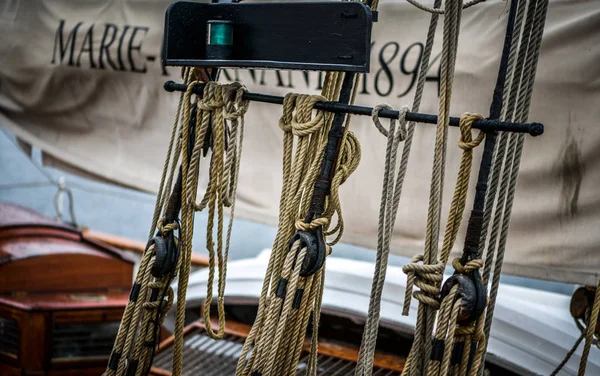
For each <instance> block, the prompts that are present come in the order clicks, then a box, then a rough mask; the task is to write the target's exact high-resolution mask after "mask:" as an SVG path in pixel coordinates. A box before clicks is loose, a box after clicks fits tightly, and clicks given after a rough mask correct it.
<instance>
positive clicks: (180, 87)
mask: <svg viewBox="0 0 600 376" xmlns="http://www.w3.org/2000/svg"><path fill="white" fill-rule="evenodd" d="M164 88H165V90H166V91H169V92H174V91H186V90H187V85H186V84H178V83H175V82H173V81H167V82H165V85H164ZM203 90H204V84H200V85H196V86H194V88H193V91H192V92H193V93H194V94H196V95H200V96H201V95H202V92H203ZM242 98H243V99H244V100H249V101H254V102H263V103H271V104H283V99H284V98H283V97H280V96H277V95H268V94H260V93H251V92H247V93H244V95H243V96H242ZM314 108H315V109H317V110H323V111H327V112H334V113H346V114H354V115H365V116H371V113H372V111H373V108H372V107H366V106H356V105H350V104H345V103H340V102H317V103H315V105H314ZM379 117H380V118H387V119H398V118H399V117H400V112H399V111H395V110H381V111H379ZM406 120H408V121H414V122H416V123H428V124H437V115H430V114H422V113H418V112H407V113H406ZM459 124H460V118H457V117H451V118H450V126H453V127H458V126H459ZM472 128H474V129H481V130H482V131H484V132H492V131H502V132H515V133H528V134H529V135H531V136H534V137H535V136H539V135H541V134H543V133H544V125H543V124H540V123H512V122H507V121H501V120H494V119H480V120H476V121H474V122H473V124H472Z"/></svg>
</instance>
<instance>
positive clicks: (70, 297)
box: [0, 203, 134, 376]
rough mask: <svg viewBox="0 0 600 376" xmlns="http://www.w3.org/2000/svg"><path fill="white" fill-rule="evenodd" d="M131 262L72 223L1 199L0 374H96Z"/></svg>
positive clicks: (121, 306)
mask: <svg viewBox="0 0 600 376" xmlns="http://www.w3.org/2000/svg"><path fill="white" fill-rule="evenodd" d="M133 266H134V262H133V260H132V259H130V258H129V257H128V256H127V255H126V254H124V253H123V252H122V251H120V250H118V249H116V248H113V247H111V246H108V245H106V244H104V243H101V242H98V241H95V240H92V239H90V238H88V237H86V236H84V235H83V234H82V233H81V232H80V231H79V230H77V229H75V228H73V227H69V226H66V225H64V224H62V223H60V222H58V221H55V220H53V219H50V218H47V217H44V216H41V215H40V214H38V213H36V212H33V211H31V210H29V209H25V208H22V207H19V206H15V205H11V204H7V203H0V375H3V376H16V375H48V376H50V375H52V376H67V375H69V376H70V375H82V376H86V375H95V376H97V375H100V374H101V373H102V372H103V371H104V369H105V366H106V363H107V361H108V356H109V354H110V351H111V349H112V345H113V341H114V338H115V336H116V333H117V330H118V327H119V322H120V320H121V315H122V313H123V309H124V307H125V305H126V303H127V300H128V294H129V289H130V288H131V284H132V278H133Z"/></svg>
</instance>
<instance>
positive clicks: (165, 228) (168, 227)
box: [156, 217, 179, 237]
mask: <svg viewBox="0 0 600 376" xmlns="http://www.w3.org/2000/svg"><path fill="white" fill-rule="evenodd" d="M165 219H166V218H165V217H162V218H160V219H159V220H158V223H157V224H156V227H158V231H159V232H160V234H161V235H162V236H163V237H164V236H166V235H167V234H169V232H172V231H175V230H177V229H178V228H179V224H178V223H177V222H172V223H167V224H165V223H164V222H165Z"/></svg>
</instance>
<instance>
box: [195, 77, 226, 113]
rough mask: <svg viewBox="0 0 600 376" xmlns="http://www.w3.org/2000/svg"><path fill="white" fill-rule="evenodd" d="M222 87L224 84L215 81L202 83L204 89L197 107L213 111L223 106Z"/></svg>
mask: <svg viewBox="0 0 600 376" xmlns="http://www.w3.org/2000/svg"><path fill="white" fill-rule="evenodd" d="M223 87H224V85H222V84H219V83H218V82H215V81H208V82H206V83H204V91H203V93H202V98H201V99H200V100H199V101H198V109H199V110H202V111H214V110H216V109H218V108H221V107H223V106H225V101H224V100H223Z"/></svg>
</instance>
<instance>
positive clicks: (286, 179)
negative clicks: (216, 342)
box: [236, 74, 336, 375]
mask: <svg viewBox="0 0 600 376" xmlns="http://www.w3.org/2000/svg"><path fill="white" fill-rule="evenodd" d="M335 78H336V77H334V76H333V75H332V74H328V75H327V77H326V81H328V85H326V87H327V88H329V87H330V85H331V84H332V82H333V81H332V80H334V79H335ZM326 83H327V82H326ZM323 100H325V97H316V96H300V95H297V94H288V95H286V97H285V100H284V104H283V115H282V117H281V119H280V121H279V126H280V128H281V129H282V130H283V131H284V142H283V144H284V145H283V149H284V151H283V187H282V191H281V199H280V209H279V225H278V231H277V235H276V237H275V240H274V243H273V248H272V251H271V257H270V259H269V264H268V267H267V272H266V274H265V280H264V283H263V290H262V292H261V298H260V300H259V310H258V314H257V318H256V320H255V323H254V325H253V326H252V329H251V330H250V333H249V335H248V338H247V339H246V342H245V343H244V346H243V348H242V354H241V356H240V358H239V361H238V366H237V370H236V374H237V375H247V374H249V373H250V372H252V371H253V370H254V369H255V368H256V367H257V366H259V365H262V364H261V363H262V362H263V361H264V357H266V356H268V355H267V354H268V353H269V351H270V346H271V345H272V343H269V342H268V341H263V339H264V337H265V336H268V335H270V334H272V332H273V330H275V327H276V323H275V321H276V317H275V315H273V314H269V311H271V312H274V311H276V310H277V309H278V307H279V306H281V304H282V302H278V301H277V300H278V299H277V298H276V296H275V294H274V292H275V291H276V288H277V283H278V281H279V277H280V276H282V275H283V274H284V272H285V270H284V269H288V268H284V266H285V265H284V260H285V259H286V256H290V255H288V254H287V252H288V250H287V246H288V241H289V238H290V237H291V236H292V234H293V232H294V231H295V227H294V223H295V221H296V219H297V218H298V216H299V214H298V213H299V206H300V202H301V198H302V194H303V193H304V192H303V190H302V188H303V186H307V187H310V184H309V183H310V182H307V181H310V180H312V182H314V179H316V174H315V175H314V177H313V176H309V175H311V174H307V175H304V176H302V172H306V171H311V170H312V169H311V168H310V165H311V164H314V165H317V166H318V164H320V160H321V158H322V147H321V145H324V144H325V143H326V132H327V131H328V128H329V126H330V124H331V123H330V121H327V120H329V119H327V115H326V114H324V113H322V112H320V111H317V114H316V115H315V117H314V118H313V117H312V114H311V113H312V107H313V106H314V103H316V102H317V101H323ZM296 108H298V110H297V111H295V110H296ZM307 108H308V110H307ZM318 125H320V127H317V126H318ZM322 128H327V129H322ZM294 129H295V130H294ZM307 129H312V130H313V132H312V133H307V132H306V130H307ZM294 133H296V134H297V135H298V141H297V143H296V153H295V154H296V156H295V158H294V157H293V154H294V152H293V147H294ZM309 145H311V146H316V147H312V148H309ZM307 161H308V162H307ZM311 178H312V179H311ZM303 180H304V181H303ZM306 197H310V196H306ZM292 256H293V255H291V256H290V257H292ZM288 259H289V257H288ZM291 261H293V258H292V259H291ZM250 350H252V354H251V356H250V358H249V359H248V361H247V362H246V357H247V355H248V353H249V352H250Z"/></svg>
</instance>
